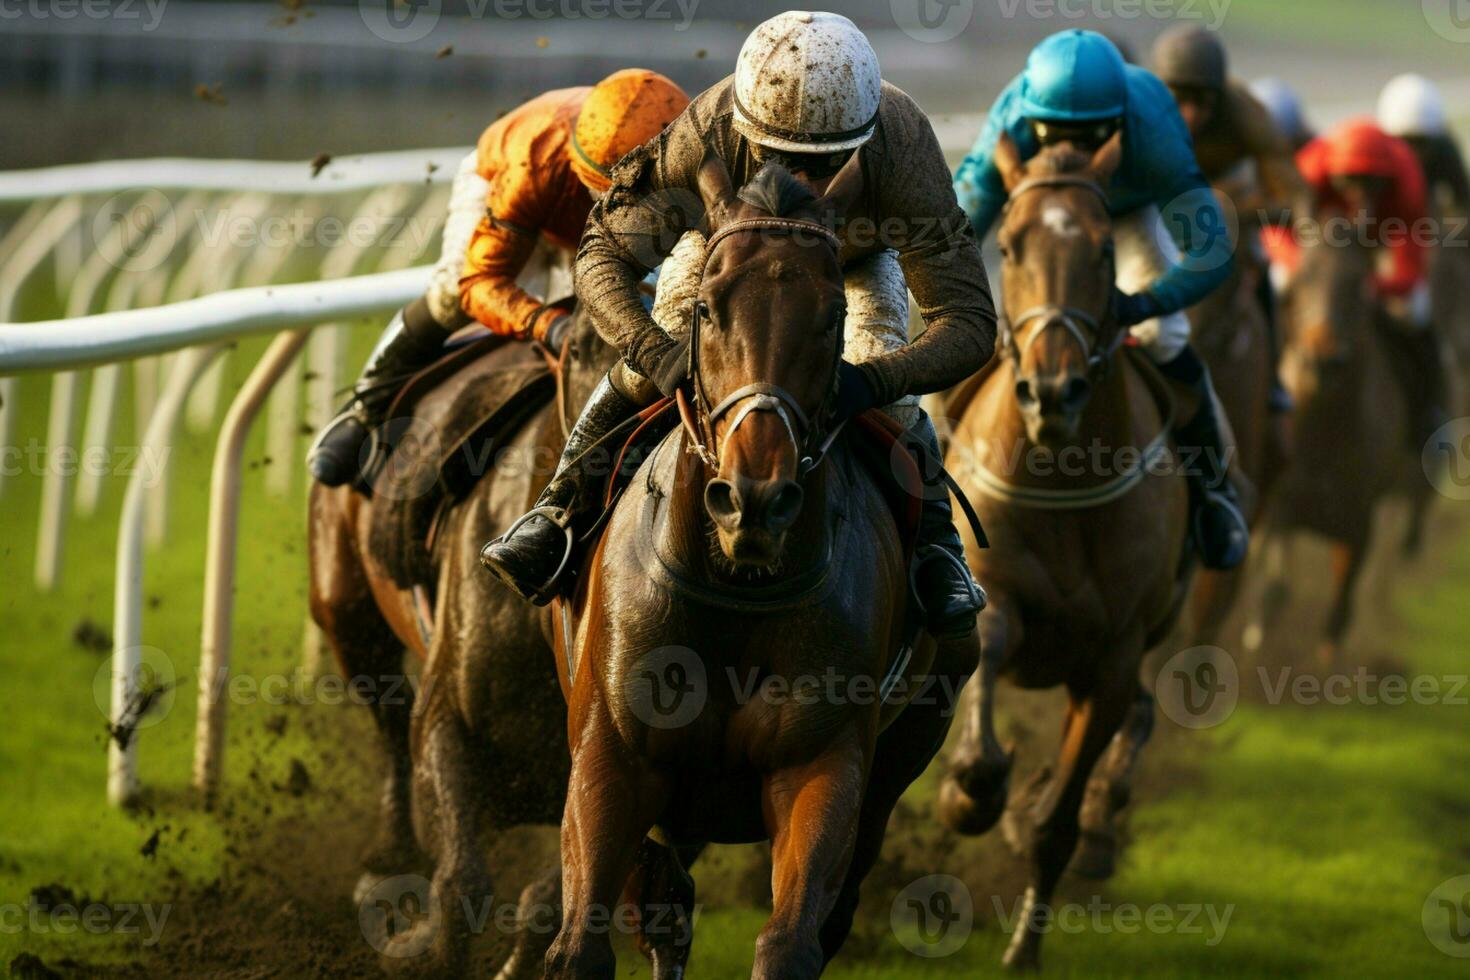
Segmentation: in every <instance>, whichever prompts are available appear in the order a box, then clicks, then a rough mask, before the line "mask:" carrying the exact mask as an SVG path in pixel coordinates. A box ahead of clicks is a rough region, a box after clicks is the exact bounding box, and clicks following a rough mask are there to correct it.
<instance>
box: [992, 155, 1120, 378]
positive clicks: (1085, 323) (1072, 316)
mask: <svg viewBox="0 0 1470 980" xmlns="http://www.w3.org/2000/svg"><path fill="white" fill-rule="evenodd" d="M1050 187H1080V188H1082V189H1084V190H1087V191H1090V192H1092V193H1093V194H1096V195H1097V197H1098V199H1099V200H1101V201H1102V202H1103V205H1104V206H1106V205H1107V203H1108V192H1107V191H1106V190H1104V189H1103V187H1102V185H1101V184H1099V183H1098V182H1097V181H1095V180H1093V179H1092V178H1091V177H1084V176H1082V175H1081V174H1045V175H1038V176H1036V177H1027V178H1026V179H1025V180H1023V181H1021V182H1020V183H1019V184H1017V185H1016V186H1015V188H1014V189H1012V191H1011V193H1010V197H1009V198H1008V199H1007V200H1006V205H1005V210H1007V211H1009V210H1010V208H1011V205H1012V204H1014V203H1015V202H1016V200H1017V199H1018V198H1021V197H1023V196H1025V195H1026V194H1029V193H1030V192H1031V191H1034V190H1041V189H1044V188H1050ZM1107 248H1108V255H1109V263H1110V264H1114V263H1113V259H1112V241H1111V240H1109V241H1108V243H1107ZM1109 271H1110V273H1112V274H1116V269H1110V270H1109ZM1112 274H1110V275H1109V277H1108V278H1109V279H1112V278H1113V275H1112ZM1038 320H1040V321H1041V325H1040V326H1039V327H1038V328H1037V329H1036V330H1035V331H1033V332H1032V333H1030V334H1028V335H1027V336H1026V339H1025V340H1023V341H1021V342H1020V343H1019V344H1018V343H1017V341H1016V335H1017V334H1018V333H1020V332H1021V331H1023V330H1025V329H1026V327H1027V326H1028V325H1029V324H1031V323H1034V322H1036V321H1038ZM1110 325H1111V326H1112V327H1113V331H1112V334H1111V335H1110V336H1108V338H1107V341H1106V343H1104V342H1103V334H1104V328H1105V327H1106V326H1110ZM996 328H997V333H998V337H997V339H998V340H999V345H1000V353H1001V356H1002V357H1003V358H1005V360H1006V361H1007V362H1008V363H1009V364H1010V365H1011V366H1012V368H1017V367H1019V366H1020V363H1021V359H1022V358H1023V357H1025V356H1026V352H1027V351H1029V350H1030V349H1031V346H1032V345H1033V344H1035V343H1036V341H1037V340H1039V339H1040V338H1041V336H1042V334H1044V333H1046V332H1047V331H1048V330H1051V329H1053V328H1060V329H1062V330H1065V331H1066V332H1067V335H1068V336H1070V337H1071V338H1072V340H1073V341H1075V342H1076V344H1077V346H1078V347H1079V348H1080V349H1081V350H1082V355H1083V357H1085V358H1086V359H1087V373H1088V375H1089V376H1092V375H1097V374H1102V373H1104V372H1106V370H1107V366H1108V364H1109V363H1110V362H1111V361H1112V359H1113V355H1115V354H1117V352H1118V348H1120V347H1121V346H1122V345H1123V339H1124V337H1125V336H1126V335H1127V331H1126V330H1122V329H1120V328H1118V327H1117V325H1116V324H1109V323H1106V322H1104V320H1102V319H1099V318H1098V317H1096V316H1093V315H1092V314H1091V313H1088V312H1087V311H1086V310H1082V309H1079V308H1077V307H1075V306H1063V305H1060V304H1057V303H1046V304H1043V305H1041V306H1034V307H1032V308H1031V309H1029V310H1027V311H1025V312H1024V313H1022V314H1021V315H1020V316H1018V317H1016V318H1015V319H1014V320H1012V319H1011V318H1010V317H1007V316H1005V315H1004V314H1002V315H1001V316H1000V317H998V318H997V320H996Z"/></svg>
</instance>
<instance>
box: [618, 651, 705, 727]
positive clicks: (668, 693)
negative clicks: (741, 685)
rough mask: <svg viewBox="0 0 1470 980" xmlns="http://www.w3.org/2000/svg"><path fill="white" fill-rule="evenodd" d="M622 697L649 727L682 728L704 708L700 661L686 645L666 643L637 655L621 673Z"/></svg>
mask: <svg viewBox="0 0 1470 980" xmlns="http://www.w3.org/2000/svg"><path fill="white" fill-rule="evenodd" d="M622 690H623V700H624V702H625V703H626V704H627V706H628V709H629V710H630V711H632V712H633V715H634V717H636V718H637V719H638V720H639V721H641V722H643V723H644V724H645V725H648V726H649V727H650V728H683V727H684V726H685V725H688V724H689V723H690V722H692V721H694V719H695V718H698V717H699V713H700V712H701V711H703V710H704V706H705V703H706V702H707V701H708V699H709V683H708V680H707V678H706V676H705V671H704V662H703V661H702V660H700V659H699V654H697V653H695V652H694V651H693V650H691V649H689V648H688V647H681V646H667V647H659V648H657V649H655V650H650V651H649V652H648V653H645V654H644V655H643V656H641V657H639V658H638V659H637V660H636V661H635V662H634V663H633V665H632V667H631V668H630V669H629V670H628V671H627V673H625V674H624V675H623V683H622Z"/></svg>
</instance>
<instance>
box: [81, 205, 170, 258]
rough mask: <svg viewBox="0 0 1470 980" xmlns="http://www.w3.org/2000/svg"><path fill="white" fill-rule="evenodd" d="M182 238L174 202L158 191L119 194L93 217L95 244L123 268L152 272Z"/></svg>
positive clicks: (93, 239)
mask: <svg viewBox="0 0 1470 980" xmlns="http://www.w3.org/2000/svg"><path fill="white" fill-rule="evenodd" d="M178 240H179V222H178V218H177V216H176V215H175V214H174V209H173V204H172V202H171V201H169V199H168V198H167V197H165V196H164V195H162V194H160V193H158V192H157V191H149V192H148V193H145V194H143V195H141V196H139V195H136V194H133V193H122V194H115V195H113V196H112V197H110V198H108V199H107V200H106V201H105V202H104V203H103V205H102V206H101V207H100V208H98V209H97V212H96V214H95V215H93V217H92V245H93V246H94V247H95V249H96V252H97V254H98V255H100V256H101V257H102V259H103V260H104V261H105V262H107V264H108V265H110V266H112V267H113V268H115V269H118V270H119V271H122V272H148V271H149V270H152V269H156V268H158V267H159V266H160V265H162V264H163V262H164V260H165V259H167V258H168V257H169V253H171V252H172V251H173V249H174V246H175V245H176V244H177V243H178Z"/></svg>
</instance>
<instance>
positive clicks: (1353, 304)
mask: <svg viewBox="0 0 1470 980" xmlns="http://www.w3.org/2000/svg"><path fill="white" fill-rule="evenodd" d="M1328 218H1330V216H1329V215H1321V216H1318V220H1319V221H1321V220H1326V219H1328ZM1319 227H1320V226H1319ZM1328 227H1330V225H1329V226H1328ZM1374 262H1375V253H1374V252H1373V250H1372V249H1371V248H1370V247H1369V246H1368V245H1367V244H1365V243H1363V242H1362V241H1360V240H1358V239H1357V238H1352V240H1350V241H1347V242H1340V241H1335V240H1332V239H1328V238H1327V236H1304V238H1303V241H1302V243H1301V259H1300V265H1299V267H1298V269H1297V271H1296V272H1295V274H1294V275H1293V276H1292V279H1291V282H1290V284H1289V285H1288V287H1287V290H1286V295H1285V309H1286V314H1287V325H1288V331H1287V334H1288V336H1287V343H1286V351H1285V356H1284V358H1283V365H1282V367H1283V370H1282V378H1283V380H1284V381H1285V383H1286V385H1287V388H1288V389H1290V391H1291V393H1292V395H1293V397H1294V398H1295V399H1296V404H1297V408H1296V419H1295V436H1294V439H1293V442H1294V443H1295V458H1294V459H1293V461H1292V465H1291V467H1290V468H1289V469H1288V470H1287V471H1286V474H1285V475H1284V476H1283V478H1282V480H1281V486H1280V489H1279V491H1278V497H1277V501H1276V503H1275V504H1274V505H1273V514H1272V517H1271V520H1270V522H1269V528H1268V533H1270V534H1271V535H1272V537H1273V539H1274V542H1275V543H1276V545H1275V546H1277V547H1279V546H1281V545H1282V543H1283V541H1284V538H1285V536H1286V535H1287V534H1289V533H1290V532H1292V531H1297V530H1304V531H1312V532H1315V533H1316V534H1320V535H1322V536H1324V537H1326V538H1327V539H1328V540H1329V541H1330V542H1331V546H1332V591H1333V598H1332V603H1331V606H1330V608H1329V611H1328V614H1327V619H1326V622H1325V624H1324V628H1323V633H1322V638H1321V640H1320V642H1319V645H1318V649H1317V657H1318V660H1319V662H1320V663H1321V664H1322V665H1323V666H1324V667H1328V668H1331V667H1334V666H1336V665H1337V664H1338V663H1339V661H1340V658H1341V653H1342V642H1343V638H1344V636H1345V635H1346V633H1347V630H1348V627H1349V626H1350V625H1351V623H1352V619H1353V613H1354V605H1355V596H1354V592H1355V587H1356V585H1357V582H1358V577H1359V575H1360V573H1361V572H1362V570H1363V565H1364V561H1365V559H1366V557H1367V554H1368V550H1369V547H1370V546H1371V544H1372V535H1373V522H1374V517H1375V515H1376V513H1377V511H1378V506H1379V504H1380V503H1381V502H1382V501H1383V500H1385V499H1386V498H1387V497H1389V496H1390V495H1401V496H1403V497H1406V498H1407V500H1408V502H1409V508H1410V519H1409V527H1408V532H1407V537H1406V539H1405V541H1404V547H1405V550H1406V551H1412V550H1413V549H1414V548H1415V547H1416V545H1417V542H1418V540H1419V538H1420V534H1421V532H1422V526H1423V521H1424V514H1425V511H1426V509H1427V507H1428V504H1429V501H1430V500H1431V499H1432V498H1433V495H1434V488H1433V484H1431V483H1430V481H1429V480H1427V479H1426V478H1425V475H1424V472H1423V468H1422V463H1421V458H1420V454H1419V453H1418V452H1415V451H1413V450H1411V449H1410V448H1409V447H1410V446H1411V445H1412V443H1413V440H1412V439H1411V438H1410V435H1409V427H1410V425H1411V424H1412V419H1411V418H1410V414H1409V408H1408V405H1407V403H1406V399H1405V397H1404V390H1403V386H1402V384H1401V383H1400V382H1399V381H1398V380H1397V377H1396V375H1395V373H1394V371H1393V365H1392V363H1391V362H1390V360H1389V358H1390V357H1391V356H1393V355H1392V353H1391V352H1390V350H1389V349H1388V347H1387V346H1386V345H1387V343H1388V340H1387V338H1385V337H1384V336H1383V331H1385V330H1393V329H1399V328H1397V327H1395V326H1393V325H1391V324H1389V323H1387V322H1386V320H1385V314H1384V311H1383V307H1382V305H1381V301H1380V300H1379V299H1378V298H1377V297H1376V295H1375V292H1374V286H1373V282H1374V269H1375V265H1374ZM1275 564H1276V565H1277V567H1276V568H1274V569H1273V570H1272V571H1273V580H1272V581H1271V582H1269V583H1268V584H1267V586H1266V588H1265V596H1266V597H1267V598H1266V602H1265V603H1264V606H1265V608H1263V609H1262V610H1260V611H1259V615H1260V617H1261V619H1260V622H1259V623H1258V624H1257V625H1256V626H1254V627H1253V629H1252V632H1256V633H1259V634H1260V635H1269V634H1270V630H1271V626H1272V622H1273V620H1274V619H1275V616H1276V615H1277V614H1278V613H1279V612H1280V610H1281V608H1282V606H1283V605H1284V603H1285V601H1286V599H1287V588H1286V585H1287V583H1286V579H1285V576H1284V571H1283V569H1282V568H1281V567H1280V565H1281V563H1275Z"/></svg>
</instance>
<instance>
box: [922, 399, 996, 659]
mask: <svg viewBox="0 0 1470 980" xmlns="http://www.w3.org/2000/svg"><path fill="white" fill-rule="evenodd" d="M909 432H910V433H911V434H912V435H913V436H914V437H915V438H916V439H918V440H919V441H920V442H922V443H923V444H924V445H925V446H926V447H927V448H928V455H929V460H927V461H926V460H922V459H921V460H920V463H919V466H920V471H921V473H922V474H923V477H924V490H925V494H924V507H923V510H922V511H921V512H920V515H919V540H918V544H917V545H916V546H915V548H914V566H913V569H912V572H911V575H912V577H913V583H914V592H915V593H916V594H917V596H918V600H919V604H920V605H921V606H922V607H923V614H924V628H925V629H926V630H928V632H929V635H931V636H933V637H934V638H936V639H959V638H961V637H964V636H965V635H967V634H968V633H969V632H970V631H971V630H972V629H974V628H975V617H976V616H978V615H979V614H980V611H981V610H982V609H984V608H985V590H984V589H982V588H980V585H979V584H978V583H977V582H976V581H975V579H974V577H973V576H972V575H971V574H970V567H969V565H967V564H966V563H965V546H964V543H963V542H962V541H961V540H960V533H959V531H958V530H957V529H956V528H955V526H954V512H953V510H952V509H951V507H950V502H949V487H948V486H947V485H946V484H945V482H944V480H943V479H942V478H941V477H940V476H939V474H938V472H937V470H936V471H935V472H934V473H931V472H930V470H931V469H935V466H934V465H933V464H937V463H938V462H939V461H940V460H941V459H942V457H941V456H940V454H939V434H938V433H937V432H935V430H934V423H933V422H931V421H930V420H929V416H928V414H927V413H922V412H921V413H920V415H919V421H918V423H917V424H916V425H915V426H914V427H913V428H912V429H910V430H909Z"/></svg>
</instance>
